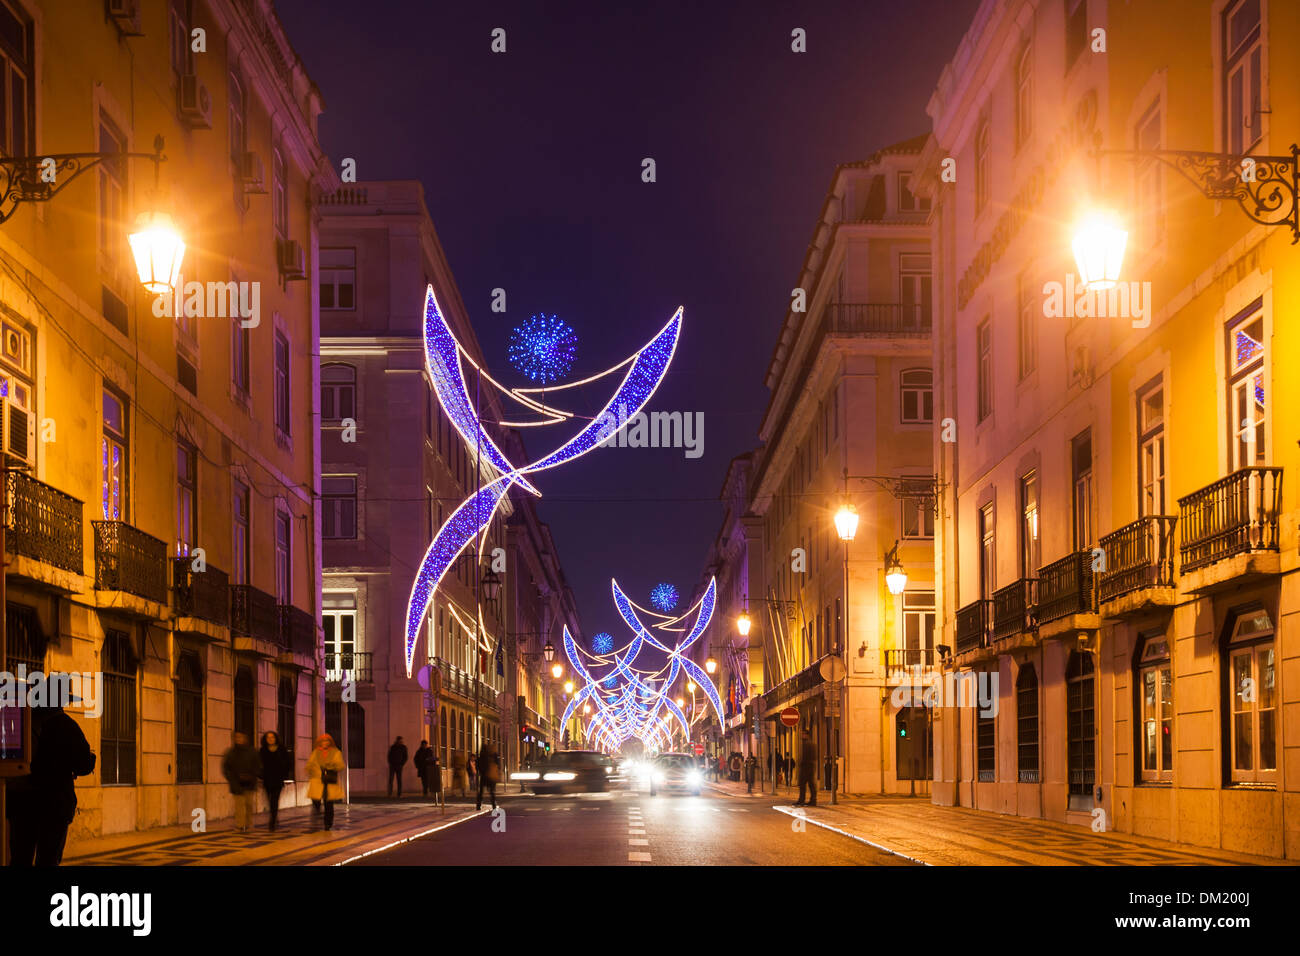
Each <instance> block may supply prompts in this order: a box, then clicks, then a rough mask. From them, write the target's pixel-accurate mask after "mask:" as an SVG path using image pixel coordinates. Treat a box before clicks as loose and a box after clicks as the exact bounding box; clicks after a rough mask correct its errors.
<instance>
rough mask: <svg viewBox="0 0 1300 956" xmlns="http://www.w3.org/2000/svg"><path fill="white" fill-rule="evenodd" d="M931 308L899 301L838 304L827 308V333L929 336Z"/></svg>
mask: <svg viewBox="0 0 1300 956" xmlns="http://www.w3.org/2000/svg"><path fill="white" fill-rule="evenodd" d="M930 325H931V312H930V309H927V308H925V307H924V306H921V305H906V304H903V303H899V302H861V303H839V304H836V305H828V306H827V307H826V331H827V332H851V333H856V334H858V335H929V334H930Z"/></svg>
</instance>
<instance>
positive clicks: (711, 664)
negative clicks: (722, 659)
mask: <svg viewBox="0 0 1300 956" xmlns="http://www.w3.org/2000/svg"><path fill="white" fill-rule="evenodd" d="M704 669H705V670H706V671H708V672H709V673H710V674H712V673H713V672H715V671H716V670H717V669H718V662H717V661H715V660H714V659H713V658H712V657H710V658H709V659H708V660H707V661H705V662H704Z"/></svg>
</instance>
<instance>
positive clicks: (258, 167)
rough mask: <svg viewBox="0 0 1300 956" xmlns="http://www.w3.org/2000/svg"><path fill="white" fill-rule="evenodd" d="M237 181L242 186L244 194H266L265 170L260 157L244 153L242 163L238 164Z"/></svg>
mask: <svg viewBox="0 0 1300 956" xmlns="http://www.w3.org/2000/svg"><path fill="white" fill-rule="evenodd" d="M239 181H240V182H241V183H243V184H244V192H246V193H265V192H266V168H265V167H264V166H263V165H262V157H261V156H258V155H257V153H245V154H244V158H243V162H241V163H240V164H239Z"/></svg>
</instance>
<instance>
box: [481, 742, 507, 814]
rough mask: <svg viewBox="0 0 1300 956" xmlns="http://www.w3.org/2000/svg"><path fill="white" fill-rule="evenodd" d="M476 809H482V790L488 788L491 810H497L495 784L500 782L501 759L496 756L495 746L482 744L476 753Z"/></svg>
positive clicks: (489, 743)
mask: <svg viewBox="0 0 1300 956" xmlns="http://www.w3.org/2000/svg"><path fill="white" fill-rule="evenodd" d="M477 766H478V807H477V808H476V809H479V810H482V809H483V788H484V787H487V788H488V793H489V794H490V795H491V797H492V809H493V810H495V809H496V808H497V784H498V783H500V782H501V757H500V756H499V755H498V754H497V745H496V744H494V743H491V742H488V743H484V744H483V747H482V748H481V749H480V750H479V752H478V764H477Z"/></svg>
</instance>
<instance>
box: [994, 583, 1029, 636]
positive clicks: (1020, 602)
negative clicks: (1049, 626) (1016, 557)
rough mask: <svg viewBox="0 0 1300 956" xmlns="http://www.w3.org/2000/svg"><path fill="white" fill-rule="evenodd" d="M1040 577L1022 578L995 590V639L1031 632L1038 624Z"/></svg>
mask: <svg viewBox="0 0 1300 956" xmlns="http://www.w3.org/2000/svg"><path fill="white" fill-rule="evenodd" d="M1037 605H1038V579H1037V578H1021V579H1020V580H1019V581H1017V582H1015V583H1014V584H1008V585H1007V586H1006V587H1004V588H998V589H997V590H996V591H994V592H993V640H995V641H1001V640H1004V639H1006V638H1009V637H1015V636H1016V635H1017V634H1031V633H1033V631H1034V629H1035V628H1036V627H1037V626H1038V621H1037V618H1036V617H1035V615H1034V612H1035V611H1036V609H1037Z"/></svg>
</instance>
